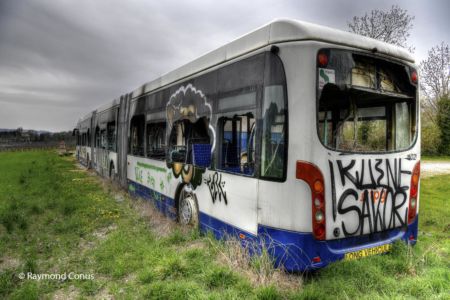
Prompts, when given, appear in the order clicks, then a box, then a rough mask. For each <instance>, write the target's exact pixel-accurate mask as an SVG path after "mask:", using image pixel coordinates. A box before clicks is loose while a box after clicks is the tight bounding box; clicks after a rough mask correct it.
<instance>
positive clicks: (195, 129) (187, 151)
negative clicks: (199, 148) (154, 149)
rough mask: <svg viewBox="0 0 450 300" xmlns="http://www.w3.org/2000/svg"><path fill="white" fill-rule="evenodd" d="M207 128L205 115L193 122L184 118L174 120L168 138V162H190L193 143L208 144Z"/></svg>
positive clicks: (207, 121) (207, 123)
mask: <svg viewBox="0 0 450 300" xmlns="http://www.w3.org/2000/svg"><path fill="white" fill-rule="evenodd" d="M208 128H209V120H208V119H207V118H206V117H203V118H200V119H198V120H197V121H196V122H195V123H192V122H191V121H189V120H186V119H184V120H179V121H176V122H174V123H173V125H172V130H171V132H170V139H169V155H170V157H169V159H170V162H181V163H186V164H192V162H193V160H192V156H193V154H192V151H193V145H195V144H210V138H209V134H208Z"/></svg>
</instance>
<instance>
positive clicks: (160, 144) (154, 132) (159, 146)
mask: <svg viewBox="0 0 450 300" xmlns="http://www.w3.org/2000/svg"><path fill="white" fill-rule="evenodd" d="M166 149H167V145H166V123H165V122H160V123H149V124H147V157H150V158H154V159H159V160H164V159H165V158H166Z"/></svg>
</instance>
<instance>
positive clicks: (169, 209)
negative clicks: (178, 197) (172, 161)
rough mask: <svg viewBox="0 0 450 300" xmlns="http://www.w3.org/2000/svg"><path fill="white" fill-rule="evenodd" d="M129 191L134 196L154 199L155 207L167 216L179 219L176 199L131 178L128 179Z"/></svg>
mask: <svg viewBox="0 0 450 300" xmlns="http://www.w3.org/2000/svg"><path fill="white" fill-rule="evenodd" d="M128 192H129V193H130V194H131V195H133V196H139V197H142V198H144V199H146V200H150V201H152V202H153V204H154V205H155V207H156V208H157V209H158V210H159V211H160V212H162V213H163V214H164V215H165V216H167V217H168V218H170V219H172V220H176V219H177V211H176V207H175V200H174V199H172V198H170V197H167V196H165V195H163V194H161V193H159V192H157V191H155V190H152V189H150V188H148V187H146V186H144V185H142V184H139V183H137V182H134V181H131V180H128Z"/></svg>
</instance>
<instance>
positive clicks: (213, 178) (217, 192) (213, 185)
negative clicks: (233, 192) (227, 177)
mask: <svg viewBox="0 0 450 300" xmlns="http://www.w3.org/2000/svg"><path fill="white" fill-rule="evenodd" d="M205 183H206V185H207V186H208V188H209V192H210V193H211V198H212V201H213V203H215V202H216V200H219V201H222V199H223V201H224V202H225V204H227V205H228V200H227V193H226V192H225V191H224V190H223V189H224V188H225V181H222V174H219V173H217V172H215V173H214V175H209V177H208V178H206V179H205Z"/></svg>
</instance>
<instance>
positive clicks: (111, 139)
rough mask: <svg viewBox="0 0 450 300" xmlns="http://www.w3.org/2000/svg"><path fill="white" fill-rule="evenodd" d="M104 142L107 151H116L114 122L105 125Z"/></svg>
mask: <svg viewBox="0 0 450 300" xmlns="http://www.w3.org/2000/svg"><path fill="white" fill-rule="evenodd" d="M106 142H107V149H108V150H109V151H114V152H115V151H116V122H114V121H113V122H109V123H108V124H107V125H106Z"/></svg>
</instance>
